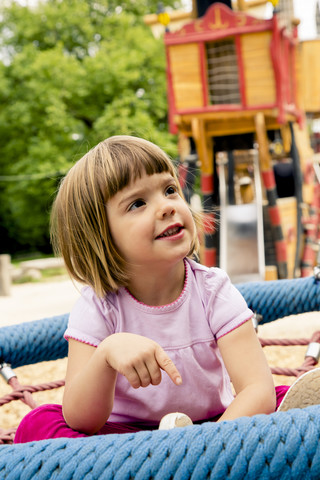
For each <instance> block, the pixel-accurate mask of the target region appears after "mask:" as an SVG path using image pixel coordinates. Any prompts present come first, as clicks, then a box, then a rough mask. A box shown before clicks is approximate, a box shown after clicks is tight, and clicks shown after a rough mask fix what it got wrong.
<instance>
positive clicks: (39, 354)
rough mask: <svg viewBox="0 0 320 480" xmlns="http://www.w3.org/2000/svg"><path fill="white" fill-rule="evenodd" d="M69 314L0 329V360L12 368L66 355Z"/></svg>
mask: <svg viewBox="0 0 320 480" xmlns="http://www.w3.org/2000/svg"><path fill="white" fill-rule="evenodd" d="M68 317H69V315H61V316H56V317H52V318H44V319H42V320H36V321H34V322H26V323H21V324H19V325H12V326H9V327H2V328H0V361H4V362H6V363H9V364H10V365H11V366H12V368H16V367H20V366H22V365H31V364H33V363H39V362H43V361H49V360H57V359H58V358H64V357H66V355H67V353H68V343H67V341H66V340H65V339H64V338H63V334H64V332H65V330H66V328H67V323H68Z"/></svg>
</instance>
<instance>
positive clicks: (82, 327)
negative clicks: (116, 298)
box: [64, 287, 114, 347]
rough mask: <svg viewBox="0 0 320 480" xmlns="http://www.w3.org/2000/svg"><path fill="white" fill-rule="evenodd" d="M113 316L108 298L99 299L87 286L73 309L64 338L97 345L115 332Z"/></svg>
mask: <svg viewBox="0 0 320 480" xmlns="http://www.w3.org/2000/svg"><path fill="white" fill-rule="evenodd" d="M113 316H114V314H113V311H112V307H111V306H110V305H109V304H108V302H107V300H105V299H99V298H98V297H97V296H96V294H95V293H94V291H93V290H92V289H91V288H90V287H85V288H83V289H82V291H81V297H80V298H79V299H78V300H77V302H76V303H75V305H74V307H73V309H72V310H71V313H70V316H69V322H68V327H67V330H66V331H65V333H64V338H66V339H69V338H73V339H75V340H78V341H80V342H83V343H87V344H89V345H93V346H95V347H97V346H98V345H99V343H100V342H101V341H102V340H104V339H105V338H106V337H107V336H109V335H111V334H112V333H114V322H113Z"/></svg>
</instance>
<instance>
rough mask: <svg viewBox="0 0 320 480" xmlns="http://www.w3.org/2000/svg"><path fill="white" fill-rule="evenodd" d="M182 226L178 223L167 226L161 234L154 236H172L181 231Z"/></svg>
mask: <svg viewBox="0 0 320 480" xmlns="http://www.w3.org/2000/svg"><path fill="white" fill-rule="evenodd" d="M182 229H183V227H181V226H180V225H177V226H176V227H171V228H168V229H167V230H166V231H165V232H163V233H161V235H158V236H157V237H156V238H157V239H158V238H165V237H173V236H174V235H177V234H178V233H180V232H181V230H182Z"/></svg>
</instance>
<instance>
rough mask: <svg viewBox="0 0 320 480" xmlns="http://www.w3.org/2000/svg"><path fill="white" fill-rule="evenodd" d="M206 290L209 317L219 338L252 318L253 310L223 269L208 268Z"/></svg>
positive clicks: (211, 325) (213, 330)
mask: <svg viewBox="0 0 320 480" xmlns="http://www.w3.org/2000/svg"><path fill="white" fill-rule="evenodd" d="M205 291H206V296H207V302H206V303H207V318H208V321H209V324H210V327H211V330H212V332H213V334H214V335H215V337H216V338H217V339H218V338H220V337H222V336H224V335H226V334H227V333H229V332H231V331H232V330H234V329H235V328H237V327H239V326H240V325H242V324H243V323H245V322H246V321H248V320H250V319H251V318H252V316H253V312H252V311H251V310H250V309H249V308H248V305H247V303H246V301H245V299H244V298H243V296H242V295H241V293H240V292H239V290H237V288H236V287H235V286H234V285H232V283H231V281H230V278H229V277H228V275H227V274H226V273H225V272H224V271H223V270H220V269H218V268H211V269H209V270H208V273H207V275H206V279H205Z"/></svg>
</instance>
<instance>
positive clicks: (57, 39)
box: [0, 0, 176, 253]
mask: <svg viewBox="0 0 320 480" xmlns="http://www.w3.org/2000/svg"><path fill="white" fill-rule="evenodd" d="M0 8H1V7H0ZM156 9H157V2H156V1H148V2H145V1H143V0H137V1H135V2H132V1H130V0H126V1H119V2H112V1H111V2H110V1H107V0H97V1H96V0H95V1H92V0H63V1H62V0H47V1H46V2H43V3H40V4H39V5H38V6H37V7H36V8H27V7H21V6H20V5H19V4H17V3H12V4H10V6H8V7H7V8H4V7H2V8H1V10H0V13H1V17H0V18H1V20H0V48H1V49H2V52H3V55H2V59H3V61H2V62H0V105H1V107H0V237H1V240H0V252H1V251H2V252H3V251H8V252H10V253H14V252H15V251H22V250H25V251H28V250H34V249H38V250H39V249H40V250H48V249H50V245H49V235H48V221H49V212H50V207H51V203H52V200H53V197H54V193H55V190H56V188H57V185H58V182H59V180H60V178H61V176H62V175H63V174H64V173H65V172H66V171H67V170H68V169H69V168H70V166H71V165H72V164H73V163H74V161H75V160H77V159H78V158H80V157H81V156H82V155H83V154H84V153H85V152H86V151H88V149H90V148H91V147H92V146H94V145H95V144H96V143H97V142H99V141H101V140H102V139H104V138H106V137H108V136H110V135H114V134H120V133H121V134H133V135H140V136H143V137H144V138H147V139H150V140H152V141H154V142H156V143H158V144H159V145H161V146H162V147H163V148H164V149H165V150H166V151H167V152H168V153H169V154H170V155H172V156H174V155H175V154H176V139H175V138H174V137H173V136H171V135H170V134H169V133H168V125H167V98H166V80H165V58H164V48H163V42H162V40H156V39H155V38H153V36H152V33H151V31H150V29H149V28H148V27H147V26H146V25H145V24H144V21H143V15H144V14H146V13H150V12H155V11H156Z"/></svg>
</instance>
